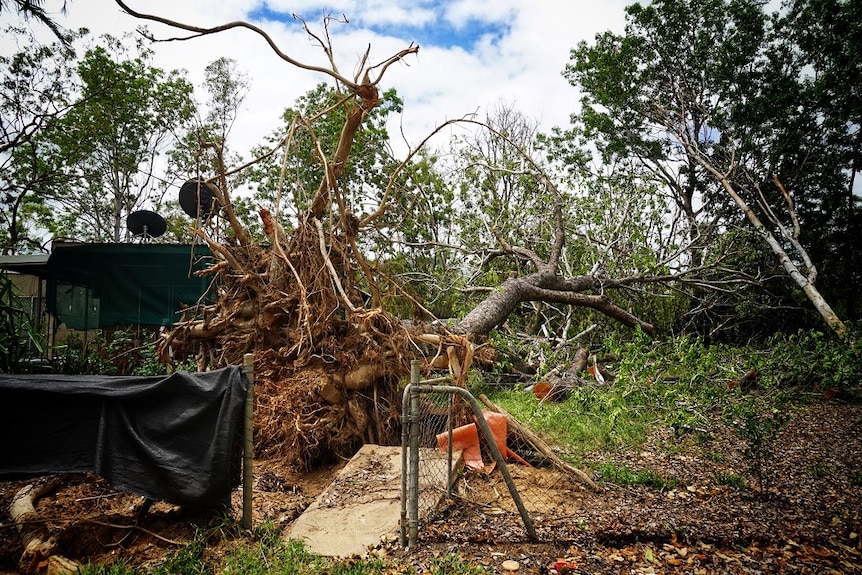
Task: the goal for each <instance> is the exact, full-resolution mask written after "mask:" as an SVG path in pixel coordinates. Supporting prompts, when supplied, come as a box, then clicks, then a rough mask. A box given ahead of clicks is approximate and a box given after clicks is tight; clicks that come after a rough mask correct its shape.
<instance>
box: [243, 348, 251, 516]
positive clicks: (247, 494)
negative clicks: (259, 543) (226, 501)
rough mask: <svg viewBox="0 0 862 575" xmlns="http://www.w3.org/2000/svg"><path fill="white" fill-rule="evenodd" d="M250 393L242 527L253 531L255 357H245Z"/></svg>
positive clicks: (245, 425) (246, 401) (248, 396)
mask: <svg viewBox="0 0 862 575" xmlns="http://www.w3.org/2000/svg"><path fill="white" fill-rule="evenodd" d="M243 366H244V368H245V376H246V379H247V380H248V393H247V394H246V396H245V418H244V422H243V423H244V424H243V434H242V526H243V529H251V511H252V499H253V497H254V496H253V495H252V487H251V486H252V481H253V478H254V476H253V474H252V460H253V456H254V441H253V438H254V355H253V354H251V353H247V354H245V356H243Z"/></svg>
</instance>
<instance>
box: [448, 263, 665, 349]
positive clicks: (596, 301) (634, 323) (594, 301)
mask: <svg viewBox="0 0 862 575" xmlns="http://www.w3.org/2000/svg"><path fill="white" fill-rule="evenodd" d="M598 287H600V286H599V282H598V280H596V279H595V278H591V277H589V276H579V277H577V278H573V279H568V280H566V279H563V278H560V277H557V276H556V275H553V274H548V273H547V272H542V273H535V274H531V275H527V276H523V277H515V278H511V277H510V278H508V279H506V281H504V282H503V283H502V284H501V285H500V287H499V288H497V289H495V290H494V291H493V292H492V293H491V295H489V296H488V297H487V298H485V299H484V300H482V301H481V302H479V304H478V305H476V307H474V308H473V309H472V310H471V311H470V313H468V314H467V315H466V316H465V317H464V319H462V320H461V321H460V322H459V323H458V325H457V326H455V332H456V333H472V334H477V335H486V334H488V333H489V332H490V331H491V330H492V329H494V328H495V327H497V326H499V325H500V324H502V323H503V322H504V321H506V318H508V317H509V315H510V314H511V313H512V312H513V311H514V310H515V308H516V307H517V306H518V304H520V303H522V302H525V301H544V302H549V303H563V304H569V305H574V306H578V307H586V308H590V309H594V310H596V311H598V312H601V313H603V314H604V315H606V316H608V317H610V318H613V319H615V320H617V321H619V322H620V323H622V324H624V325H627V326H629V327H640V328H641V329H642V330H643V331H644V332H646V333H648V334H650V335H655V327H654V326H653V325H652V324H650V323H647V322H645V321H643V320H640V319H638V318H637V317H635V316H634V315H632V314H630V313H629V312H627V311H625V310H624V309H622V308H620V307H618V306H616V305H614V303H613V302H611V300H610V299H608V297H607V296H605V295H593V294H584V293H580V291H578V290H587V289H593V288H598Z"/></svg>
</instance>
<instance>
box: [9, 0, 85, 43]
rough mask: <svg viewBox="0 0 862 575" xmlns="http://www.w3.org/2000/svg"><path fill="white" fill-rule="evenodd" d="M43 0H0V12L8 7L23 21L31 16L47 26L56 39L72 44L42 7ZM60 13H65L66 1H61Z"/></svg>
mask: <svg viewBox="0 0 862 575" xmlns="http://www.w3.org/2000/svg"><path fill="white" fill-rule="evenodd" d="M42 3H43V0H0V14H2V13H3V12H4V11H8V10H9V9H10V8H14V9H15V11H16V12H18V15H19V16H21V18H23V19H24V20H25V21H26V20H29V19H30V18H33V19H34V20H37V21H39V22H41V23H42V24H44V25H45V26H47V27H48V28H49V29H50V30H51V32H53V33H54V35H55V36H56V37H57V39H58V40H59V41H60V42H61V43H62V44H63V45H64V46H65V47H67V48H68V47H70V46H71V45H72V41H71V39H70V38H69V37H68V36H66V35H65V34H64V33H63V32H62V31H61V30H60V26H59V25H58V24H57V23H56V22H55V21H54V19H53V18H51V17H50V16H49V15H48V13H47V12H45V9H44V8H43V7H42ZM60 13H61V14H65V13H66V2H65V1H64V2H63V6H62V7H61V8H60Z"/></svg>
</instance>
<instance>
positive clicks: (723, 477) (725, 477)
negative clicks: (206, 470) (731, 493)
mask: <svg viewBox="0 0 862 575" xmlns="http://www.w3.org/2000/svg"><path fill="white" fill-rule="evenodd" d="M715 482H716V483H718V484H719V485H727V486H728V487H734V488H736V489H741V488H743V487H745V479H743V477H742V476H741V475H739V474H736V473H732V472H730V471H725V472H722V473H719V474H718V475H716V476H715Z"/></svg>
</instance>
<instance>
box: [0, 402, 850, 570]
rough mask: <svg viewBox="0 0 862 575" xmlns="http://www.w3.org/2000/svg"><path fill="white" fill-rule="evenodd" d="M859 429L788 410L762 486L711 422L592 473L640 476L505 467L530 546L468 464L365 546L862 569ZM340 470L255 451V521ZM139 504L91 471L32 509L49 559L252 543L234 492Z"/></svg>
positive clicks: (606, 563) (502, 494)
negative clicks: (224, 511)
mask: <svg viewBox="0 0 862 575" xmlns="http://www.w3.org/2000/svg"><path fill="white" fill-rule="evenodd" d="M860 431H862V406H860V405H858V404H856V405H853V404H847V403H841V402H838V401H824V402H818V403H813V404H809V405H806V406H804V407H799V408H797V409H796V410H795V411H794V414H793V418H792V420H791V422H790V423H789V424H788V425H787V426H786V427H785V428H784V429H783V430H782V432H781V434H780V436H779V437H778V439H777V441H776V443H775V446H774V447H773V449H772V451H773V452H774V455H775V459H773V460H771V461H768V462H767V463H766V466H765V468H764V471H765V473H764V476H765V478H766V479H768V482H767V483H766V485H765V487H764V489H760V486H759V484H758V482H757V481H756V478H755V477H753V476H752V475H751V473H750V470H751V465H750V463H751V462H750V461H747V460H746V459H745V457H744V456H743V450H744V448H745V444H744V443H743V442H742V441H741V440H740V439H738V438H737V437H736V436H735V435H734V434H733V433H732V431H731V430H730V429H727V428H725V427H722V426H720V425H717V426H716V427H714V428H710V429H704V430H688V429H677V430H674V429H659V430H657V431H656V432H655V433H654V434H653V435H652V436H651V437H650V438H649V439H648V441H647V442H646V443H645V444H644V445H642V446H640V447H639V448H638V449H637V450H636V451H629V452H620V453H601V454H600V453H596V454H594V455H593V456H592V457H591V458H590V459H591V461H590V463H594V464H595V467H596V469H603V468H604V469H607V468H608V467H607V465H608V464H612V467H611V468H612V469H617V470H627V471H628V472H630V473H631V474H632V476H634V477H637V478H640V479H641V480H642V481H643V482H642V483H637V484H630V485H618V484H615V483H612V482H609V481H607V480H608V479H610V478H609V477H606V478H605V480H603V481H599V482H598V484H599V491H598V492H594V491H590V490H589V489H587V488H585V487H583V486H582V485H581V484H579V483H577V482H575V481H574V480H572V479H571V478H569V477H564V476H561V472H558V471H555V470H553V469H548V468H542V467H538V466H537V467H527V466H524V465H520V464H517V463H512V464H510V466H509V469H510V471H511V473H512V476H513V477H514V482H515V484H516V485H517V487H518V492H519V495H520V496H521V498H522V500H523V501H524V502H525V505H526V507H527V509H528V510H529V512H530V516H531V521H532V522H533V524H534V528H535V531H536V534H537V536H538V539H537V540H535V541H534V540H531V538H530V537H529V534H528V532H527V529H526V528H525V525H524V522H523V521H522V520H521V517H520V515H519V514H518V513H516V512H515V511H516V509H515V506H514V505H513V503H512V501H511V498H510V497H509V496H508V493H507V491H506V485H505V482H504V481H503V479H502V477H501V474H500V472H499V470H495V471H492V472H489V473H485V472H480V471H465V472H464V473H463V474H462V475H461V476H460V477H459V479H458V480H457V482H456V491H455V492H453V493H452V494H451V495H450V496H449V497H444V498H443V499H442V501H441V504H440V505H439V506H438V508H437V509H436V511H435V512H434V513H433V514H432V515H430V516H429V517H427V518H425V520H424V521H423V522H422V525H421V528H420V530H419V536H418V541H417V543H416V545H414V546H411V547H410V548H408V549H404V548H403V547H402V546H401V544H400V541H399V538H398V537H397V534H394V536H393V537H389V538H386V539H385V540H384V541H381V543H380V544H379V545H378V546H377V547H376V548H373V549H369V553H372V554H375V555H379V556H385V557H388V558H389V559H391V560H393V561H395V562H397V563H398V564H400V565H402V566H404V567H406V566H408V565H409V566H412V567H414V568H415V569H416V572H417V573H428V572H431V571H432V568H435V563H436V564H437V567H439V564H440V562H441V561H447V560H451V557H452V554H453V553H457V554H458V556H460V559H461V561H462V562H468V563H470V564H475V565H478V566H484V567H486V568H487V570H488V571H489V572H492V573H497V572H499V573H502V572H504V563H505V567H509V568H511V567H515V565H514V564H512V563H510V562H512V561H514V562H517V567H518V571H517V572H518V573H554V572H557V573H573V574H574V573H581V574H597V573H640V574H649V573H653V574H658V573H694V574H699V573H702V574H706V573H816V574H820V573H824V574H828V573H839V574H853V573H862V434H860ZM515 450H516V451H517V449H515ZM599 464H604V465H605V467H602V466H599ZM341 467H342V464H336V465H331V466H328V467H321V468H318V469H316V470H314V471H312V472H306V473H303V474H301V475H300V474H296V473H294V472H292V471H291V467H290V466H289V465H285V464H284V463H283V462H279V461H276V460H267V461H257V462H256V464H255V484H254V486H255V491H254V492H255V499H254V511H253V519H254V523H255V524H256V525H257V524H260V523H261V522H263V521H271V522H274V523H275V524H276V525H278V526H279V527H280V528H282V529H286V528H287V527H288V526H289V524H290V523H291V522H292V521H293V520H294V519H295V518H296V517H298V516H299V514H301V513H302V511H303V510H304V509H305V508H306V507H307V506H308V505H309V504H310V503H311V502H312V501H313V499H314V498H315V496H316V495H317V494H318V493H320V492H321V491H322V490H323V489H324V488H325V487H326V486H327V485H328V484H329V483H330V481H331V480H332V479H333V477H334V476H335V475H336V474H337V472H338V471H339V470H340V469H341ZM595 478H596V479H602V478H601V477H599V476H598V475H596V477H595ZM650 478H659V479H661V480H662V482H661V484H659V482H656V481H654V482H652V483H653V484H649V483H650V481H649V480H650ZM617 481H619V482H620V483H623V482H622V481H620V480H619V479H618V478H617ZM742 481H744V482H745V484H742V483H741V482H742ZM26 484H27V482H6V483H0V494H2V501H0V509H2V510H3V512H4V517H3V519H2V522H0V573H16V572H18V569H19V567H18V559H19V558H20V556H21V553H22V551H23V549H22V544H21V541H20V537H19V535H18V532H17V529H16V527H15V525H14V524H13V523H12V521H11V520H10V519H9V518H8V515H7V514H6V511H7V510H8V507H9V504H10V502H11V499H12V497H13V495H14V494H15V493H16V492H17V491H18V489H20V488H21V487H22V486H24V485H26ZM142 503H143V501H142V498H141V497H139V496H134V495H130V494H126V493H120V492H117V491H116V490H114V489H113V488H112V487H111V486H109V485H107V484H106V483H105V482H104V481H102V480H100V479H99V478H97V477H94V476H91V475H87V474H83V475H69V476H64V477H63V478H62V480H61V482H60V485H59V486H58V488H57V489H56V490H55V491H53V492H52V493H51V494H50V495H48V496H46V497H44V498H42V499H41V500H39V502H38V505H37V511H38V513H39V517H40V521H44V523H42V524H41V526H42V527H43V528H45V529H47V530H48V531H50V533H51V534H52V535H54V536H56V537H57V538H58V543H59V549H58V553H59V554H62V555H64V556H66V557H68V558H70V559H74V560H78V561H81V562H88V561H89V562H93V563H99V564H105V563H111V562H114V561H118V560H122V561H124V562H125V563H127V564H130V565H138V566H147V565H152V564H154V563H157V562H158V561H160V560H162V559H163V558H164V557H165V555H166V554H167V553H169V552H171V551H173V550H175V549H177V548H178V545H181V544H182V543H185V542H188V541H190V540H191V539H192V538H193V537H194V534H195V531H196V526H205V525H208V526H210V527H213V528H214V529H215V528H219V529H220V530H221V531H220V533H221V539H220V540H221V541H222V545H223V546H230V545H242V544H244V543H247V542H248V536H247V535H245V534H243V533H242V532H241V530H240V529H239V528H238V527H237V526H236V523H238V521H239V514H240V510H241V494H240V492H239V490H237V491H236V492H235V493H234V500H233V510H234V511H233V512H232V513H233V516H234V519H235V521H233V522H232V521H225V520H224V517H213V516H204V515H201V514H196V513H194V512H191V511H188V510H184V509H180V508H178V507H175V506H172V505H168V504H166V503H162V502H159V503H156V504H154V505H153V506H152V508H150V509H149V510H148V511H147V512H146V513H145V514H144V515H143V517H142V518H141V519H140V521H138V522H137V524H136V519H135V516H136V513H137V512H138V511H139V510H140V508H141V505H142ZM213 552H214V553H218V552H219V551H218V550H214V551H213ZM221 552H224V549H222V551H221ZM507 562H509V563H507ZM437 571H438V572H439V568H437Z"/></svg>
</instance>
